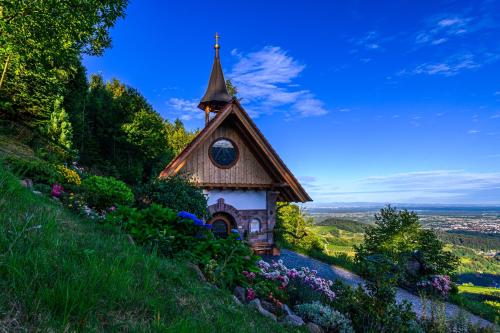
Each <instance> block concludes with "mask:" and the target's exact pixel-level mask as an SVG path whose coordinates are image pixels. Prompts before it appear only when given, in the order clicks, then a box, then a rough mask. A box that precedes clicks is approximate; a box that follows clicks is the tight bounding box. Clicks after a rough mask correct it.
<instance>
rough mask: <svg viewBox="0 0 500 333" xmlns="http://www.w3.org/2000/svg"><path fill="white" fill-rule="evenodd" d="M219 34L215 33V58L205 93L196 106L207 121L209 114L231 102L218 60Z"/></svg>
mask: <svg viewBox="0 0 500 333" xmlns="http://www.w3.org/2000/svg"><path fill="white" fill-rule="evenodd" d="M219 38H220V36H219V34H218V33H215V46H214V48H215V58H214V64H213V65H212V73H211V74H210V80H209V81H208V87H207V91H206V92H205V95H204V96H203V98H202V99H201V101H200V104H198V107H199V108H200V109H202V110H204V111H205V113H206V116H207V117H206V118H207V120H208V113H209V112H217V111H219V110H220V109H221V108H222V107H223V106H224V105H225V104H227V103H229V102H231V101H232V99H233V98H232V97H231V95H229V93H228V92H227V87H226V81H225V80H224V73H223V72H222V66H221V64H220V59H219V48H220V46H219Z"/></svg>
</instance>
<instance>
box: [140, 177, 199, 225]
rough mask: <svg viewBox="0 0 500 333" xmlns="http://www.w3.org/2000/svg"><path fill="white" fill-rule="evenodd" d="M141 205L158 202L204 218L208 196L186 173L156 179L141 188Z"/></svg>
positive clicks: (175, 209) (178, 210)
mask: <svg viewBox="0 0 500 333" xmlns="http://www.w3.org/2000/svg"><path fill="white" fill-rule="evenodd" d="M138 196H139V197H140V202H139V206H143V207H144V206H148V205H149V204H151V203H156V204H159V205H162V206H164V207H168V208H170V209H172V210H174V211H177V212H180V211H186V212H190V213H192V214H194V215H196V216H199V217H201V218H204V217H206V216H207V197H206V196H205V195H204V194H203V190H202V189H201V188H199V187H197V186H196V185H195V184H194V183H193V182H191V181H190V180H189V178H188V177H187V176H185V175H176V176H173V177H168V178H162V179H155V180H153V181H152V182H150V183H148V184H146V185H144V186H142V187H141V188H140V190H139V194H138Z"/></svg>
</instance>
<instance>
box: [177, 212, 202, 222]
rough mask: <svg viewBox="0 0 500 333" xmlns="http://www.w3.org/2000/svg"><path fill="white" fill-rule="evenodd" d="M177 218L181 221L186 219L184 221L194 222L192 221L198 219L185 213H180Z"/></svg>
mask: <svg viewBox="0 0 500 333" xmlns="http://www.w3.org/2000/svg"><path fill="white" fill-rule="evenodd" d="M177 216H178V217H180V218H181V219H186V220H193V221H194V220H197V219H198V217H196V215H194V214H191V213H188V212H185V211H180V212H179V213H177Z"/></svg>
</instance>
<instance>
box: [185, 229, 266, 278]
mask: <svg viewBox="0 0 500 333" xmlns="http://www.w3.org/2000/svg"><path fill="white" fill-rule="evenodd" d="M238 237H239V236H238V235H237V234H231V235H229V237H227V238H214V237H207V238H205V239H202V240H201V241H200V242H198V243H196V245H195V246H194V247H193V248H192V250H191V253H192V256H193V261H194V262H197V263H199V264H200V265H201V266H202V268H203V269H204V270H205V269H206V268H211V270H212V271H213V276H214V281H213V282H215V284H217V285H218V286H219V287H225V288H233V287H235V286H237V285H241V284H242V283H243V282H244V280H245V278H244V275H243V274H242V272H243V271H256V270H257V269H256V264H255V263H256V262H257V259H258V257H257V256H255V255H254V254H253V253H252V251H251V249H250V247H249V246H248V245H247V244H246V243H245V242H243V241H240V240H238ZM211 260H215V262H216V265H213V264H214V263H213V262H211ZM210 264H212V267H210Z"/></svg>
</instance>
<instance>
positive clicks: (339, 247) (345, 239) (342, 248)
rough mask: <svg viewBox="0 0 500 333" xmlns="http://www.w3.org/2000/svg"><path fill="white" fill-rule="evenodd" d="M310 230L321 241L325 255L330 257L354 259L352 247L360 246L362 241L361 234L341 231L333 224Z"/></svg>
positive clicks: (316, 226)
mask: <svg viewBox="0 0 500 333" xmlns="http://www.w3.org/2000/svg"><path fill="white" fill-rule="evenodd" d="M312 230H313V231H314V232H315V233H317V234H318V235H319V236H320V237H321V238H322V239H323V241H324V243H325V245H326V253H327V254H329V255H332V256H335V255H343V256H348V257H354V245H358V244H361V243H362V241H363V234H362V233H358V232H351V231H348V230H345V229H341V228H339V226H337V225H335V224H333V225H332V224H330V225H315V226H313V227H312ZM346 268H347V267H346Z"/></svg>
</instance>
